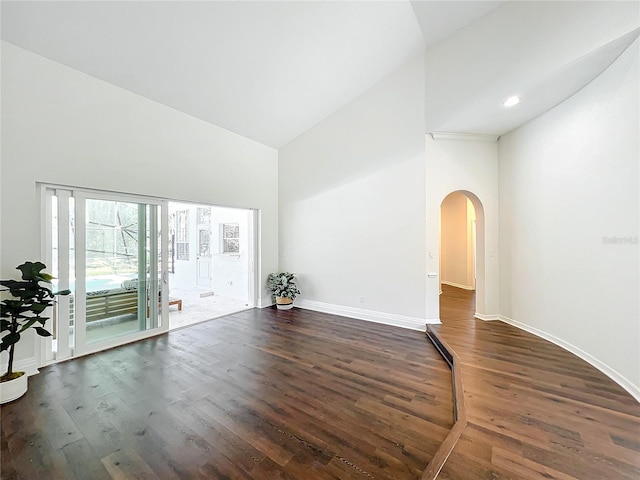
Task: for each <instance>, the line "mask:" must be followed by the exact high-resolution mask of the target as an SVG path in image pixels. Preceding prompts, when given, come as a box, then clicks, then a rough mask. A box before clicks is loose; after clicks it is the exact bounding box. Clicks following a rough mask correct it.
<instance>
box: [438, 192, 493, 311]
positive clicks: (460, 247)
mask: <svg viewBox="0 0 640 480" xmlns="http://www.w3.org/2000/svg"><path fill="white" fill-rule="evenodd" d="M484 229H485V226H484V208H483V206H482V202H480V200H479V199H478V197H477V196H476V195H475V194H473V193H471V192H468V191H465V190H458V191H454V192H451V193H449V194H448V195H447V196H446V197H445V198H444V199H443V200H442V202H441V204H440V242H439V249H440V251H439V259H440V265H439V268H440V272H439V277H440V293H442V292H443V288H444V289H445V290H446V291H447V293H448V294H449V295H457V296H459V297H460V296H461V297H464V298H468V299H469V308H470V309H472V311H471V314H472V315H476V310H477V311H483V310H482V309H483V308H484V295H485V246H484V237H485V232H484ZM443 286H444V287H443ZM465 316H466V317H467V318H468V317H469V312H467V313H466V314H465ZM449 317H451V314H450V312H445V311H443V305H442V301H441V302H440V318H441V319H445V320H446V319H448V318H449Z"/></svg>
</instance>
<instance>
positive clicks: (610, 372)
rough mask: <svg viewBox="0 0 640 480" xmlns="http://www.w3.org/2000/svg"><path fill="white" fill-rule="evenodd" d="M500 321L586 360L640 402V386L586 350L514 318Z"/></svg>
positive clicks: (499, 316) (500, 317)
mask: <svg viewBox="0 0 640 480" xmlns="http://www.w3.org/2000/svg"><path fill="white" fill-rule="evenodd" d="M498 320H500V321H502V322H504V323H508V324H509V325H513V326H514V327H518V328H520V329H522V330H524V331H526V332H529V333H531V334H533V335H536V336H538V337H540V338H544V339H545V340H548V341H549V342H551V343H554V344H555V345H558V346H559V347H562V348H564V349H565V350H567V351H569V352H571V353H573V354H574V355H576V356H578V357H580V358H581V359H582V360H584V361H585V362H587V363H589V364H590V365H592V366H593V367H595V368H597V369H598V370H600V371H601V372H602V373H604V374H605V375H606V376H608V377H609V378H610V379H611V380H613V381H614V382H616V383H617V384H618V385H620V386H621V387H622V388H624V389H625V390H626V391H627V392H629V394H630V395H631V396H632V397H633V398H635V399H636V400H637V401H638V402H640V386H638V385H635V384H634V383H633V382H631V381H630V380H629V379H628V378H626V377H625V376H624V375H621V374H620V373H618V372H617V371H616V370H614V369H613V368H611V367H609V366H608V365H607V364H605V363H603V362H601V361H600V360H598V359H597V358H595V357H594V356H593V355H591V354H589V353H587V352H585V351H584V350H581V349H580V348H578V347H576V346H575V345H573V344H571V343H569V342H566V341H564V340H562V339H561V338H558V337H556V336H554V335H551V334H550V333H547V332H544V331H542V330H538V329H537V328H534V327H531V326H529V325H526V324H524V323H521V322H518V321H517V320H514V319H512V318H509V317H505V316H504V315H498Z"/></svg>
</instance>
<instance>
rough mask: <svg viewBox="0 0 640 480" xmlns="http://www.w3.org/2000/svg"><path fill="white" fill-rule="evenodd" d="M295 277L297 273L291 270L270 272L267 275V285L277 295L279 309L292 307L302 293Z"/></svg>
mask: <svg viewBox="0 0 640 480" xmlns="http://www.w3.org/2000/svg"><path fill="white" fill-rule="evenodd" d="M294 277H295V275H294V274H293V273H289V272H281V273H270V274H269V276H268V277H267V287H268V288H269V290H271V293H272V294H273V295H274V296H275V297H276V306H277V307H278V309H279V310H289V309H290V308H292V307H293V301H294V300H295V298H296V296H297V295H299V294H300V290H298V285H296V282H295V280H294Z"/></svg>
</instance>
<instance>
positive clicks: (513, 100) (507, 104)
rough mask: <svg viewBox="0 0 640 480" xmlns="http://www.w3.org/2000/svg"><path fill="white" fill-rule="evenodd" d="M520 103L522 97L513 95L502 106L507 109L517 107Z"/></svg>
mask: <svg viewBox="0 0 640 480" xmlns="http://www.w3.org/2000/svg"><path fill="white" fill-rule="evenodd" d="M519 103H520V97H518V96H517V95H513V96H512V97H509V98H507V99H506V100H505V101H504V102H502V105H504V106H505V107H513V106H514V105H517V104H519Z"/></svg>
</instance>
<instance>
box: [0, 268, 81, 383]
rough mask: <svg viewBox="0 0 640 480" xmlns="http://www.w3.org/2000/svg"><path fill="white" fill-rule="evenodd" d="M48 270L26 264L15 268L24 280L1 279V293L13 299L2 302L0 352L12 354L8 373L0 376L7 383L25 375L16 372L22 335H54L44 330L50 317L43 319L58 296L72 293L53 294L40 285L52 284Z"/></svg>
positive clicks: (0, 311) (0, 306) (0, 379)
mask: <svg viewBox="0 0 640 480" xmlns="http://www.w3.org/2000/svg"><path fill="white" fill-rule="evenodd" d="M45 268H47V267H46V265H45V264H44V263H41V262H25V263H23V264H22V265H19V266H18V267H16V269H17V270H20V271H21V272H22V280H0V285H2V286H3V287H6V288H4V289H2V290H0V291H3V292H9V293H10V294H11V296H12V297H13V298H7V299H5V300H2V302H1V303H0V333H1V334H2V341H1V343H0V352H4V351H5V350H8V351H9V363H8V365H7V372H6V373H5V374H4V375H2V377H0V381H2V382H5V381H7V380H12V379H14V378H17V377H19V376H20V375H22V372H15V373H14V371H13V355H14V353H15V347H16V344H17V343H18V342H19V341H20V338H21V334H22V333H24V332H25V331H26V330H28V329H30V328H33V329H34V330H35V331H36V333H37V334H38V335H40V336H41V337H49V336H51V333H49V332H48V331H47V330H45V329H44V325H45V323H46V321H47V320H48V319H49V317H43V316H42V314H43V313H44V312H45V310H46V309H47V307H51V306H53V305H54V304H55V301H54V297H55V296H56V295H68V294H69V293H71V291H70V290H63V291H61V292H53V291H52V290H51V289H50V288H48V287H46V286H42V285H40V282H43V283H46V284H49V285H51V280H53V277H52V276H51V275H49V274H48V273H45V272H43V270H44V269H45Z"/></svg>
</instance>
